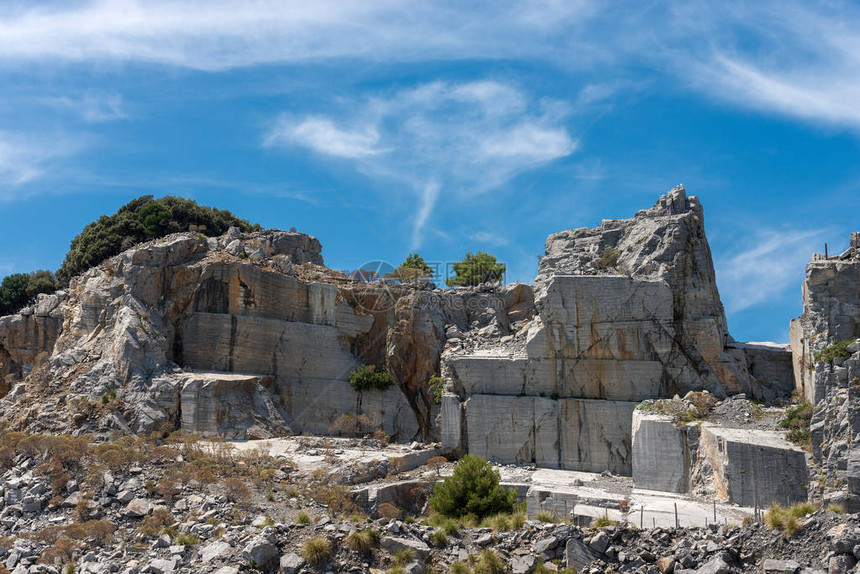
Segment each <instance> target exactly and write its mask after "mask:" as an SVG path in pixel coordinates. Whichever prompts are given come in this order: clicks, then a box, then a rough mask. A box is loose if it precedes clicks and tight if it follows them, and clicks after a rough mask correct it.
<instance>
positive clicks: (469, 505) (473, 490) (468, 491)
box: [430, 454, 517, 519]
mask: <svg viewBox="0 0 860 574" xmlns="http://www.w3.org/2000/svg"><path fill="white" fill-rule="evenodd" d="M516 501H517V492H516V490H513V489H512V490H505V489H504V488H502V487H501V486H500V485H499V472H498V471H497V470H495V469H494V468H493V467H492V466H491V465H490V463H489V462H487V461H486V460H485V459H483V458H481V457H479V456H474V455H471V454H467V455H466V456H464V457H463V458H462V459H460V462H458V463H457V466H456V467H455V468H454V473H453V474H452V475H451V476H449V477H447V478H446V479H445V481H444V482H443V483H442V484H436V486H435V487H434V489H433V497H432V498H430V507H431V508H432V509H433V510H434V511H435V512H438V513H439V514H442V515H443V516H450V517H453V518H461V517H463V516H467V515H473V516H475V517H477V518H479V519H480V518H484V517H486V516H489V515H491V514H497V513H500V512H511V511H512V510H513V508H514V504H515V503H516Z"/></svg>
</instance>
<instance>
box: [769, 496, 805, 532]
mask: <svg viewBox="0 0 860 574" xmlns="http://www.w3.org/2000/svg"><path fill="white" fill-rule="evenodd" d="M813 512H815V507H814V506H813V505H811V504H809V503H808V502H802V503H799V504H795V505H794V506H789V507H787V508H786V507H785V506H782V505H781V504H776V503H774V504H771V505H770V508H768V509H767V512H765V513H764V521H765V522H766V523H767V525H768V526H770V527H771V528H773V529H774V530H781V531H783V532H785V533H786V534H794V533H795V532H798V531H799V530H800V529H801V528H803V525H802V524H801V523H800V519H801V518H803V517H804V516H806V515H807V514H811V513H813Z"/></svg>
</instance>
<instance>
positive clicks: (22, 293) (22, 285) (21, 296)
mask: <svg viewBox="0 0 860 574" xmlns="http://www.w3.org/2000/svg"><path fill="white" fill-rule="evenodd" d="M29 283H30V275H28V274H27V273H13V274H12V275H7V276H6V277H4V278H3V282H2V283H0V316H2V315H7V314H9V313H14V312H16V311H17V310H18V309H20V308H21V307H23V306H24V305H26V304H27V301H28V300H29V299H30V298H29V297H28V296H27V286H28V285H29Z"/></svg>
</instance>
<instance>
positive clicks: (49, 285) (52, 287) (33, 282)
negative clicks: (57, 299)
mask: <svg viewBox="0 0 860 574" xmlns="http://www.w3.org/2000/svg"><path fill="white" fill-rule="evenodd" d="M57 287H58V285H57V278H56V277H54V274H53V273H51V272H50V271H47V270H45V269H40V270H38V271H34V272H33V273H30V279H29V281H28V282H27V295H28V296H29V297H35V296H36V295H38V294H39V293H53V292H54V291H56V290H57Z"/></svg>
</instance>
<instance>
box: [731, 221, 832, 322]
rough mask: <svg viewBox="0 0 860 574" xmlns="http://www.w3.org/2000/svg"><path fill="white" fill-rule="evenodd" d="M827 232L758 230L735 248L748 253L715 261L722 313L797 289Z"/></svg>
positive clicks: (760, 302) (742, 308)
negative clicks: (722, 306) (721, 300)
mask: <svg viewBox="0 0 860 574" xmlns="http://www.w3.org/2000/svg"><path fill="white" fill-rule="evenodd" d="M828 231H829V230H827V229H817V230H803V229H761V230H759V231H758V232H756V233H755V234H754V235H753V236H752V237H748V238H745V240H744V242H743V243H739V245H752V246H751V247H749V248H748V249H745V250H742V251H740V252H739V253H737V254H735V255H732V256H729V257H727V258H725V259H720V258H718V259H717V260H716V261H715V266H716V268H717V277H718V278H719V282H720V291H721V295H722V298H723V302H724V303H725V305H726V310H727V311H728V312H729V313H737V312H740V311H743V310H745V309H749V308H751V307H754V306H756V305H760V304H762V303H765V302H767V301H769V300H776V299H779V298H780V297H782V296H784V295H785V294H786V293H787V292H788V291H790V290H792V289H794V290H799V289H800V283H801V281H802V280H803V270H804V268H805V266H806V263H807V262H808V261H809V257H810V255H811V254H812V253H813V252H817V251H820V250H821V240H822V238H823V237H824V236H825V235H826V234H827V233H828Z"/></svg>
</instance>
